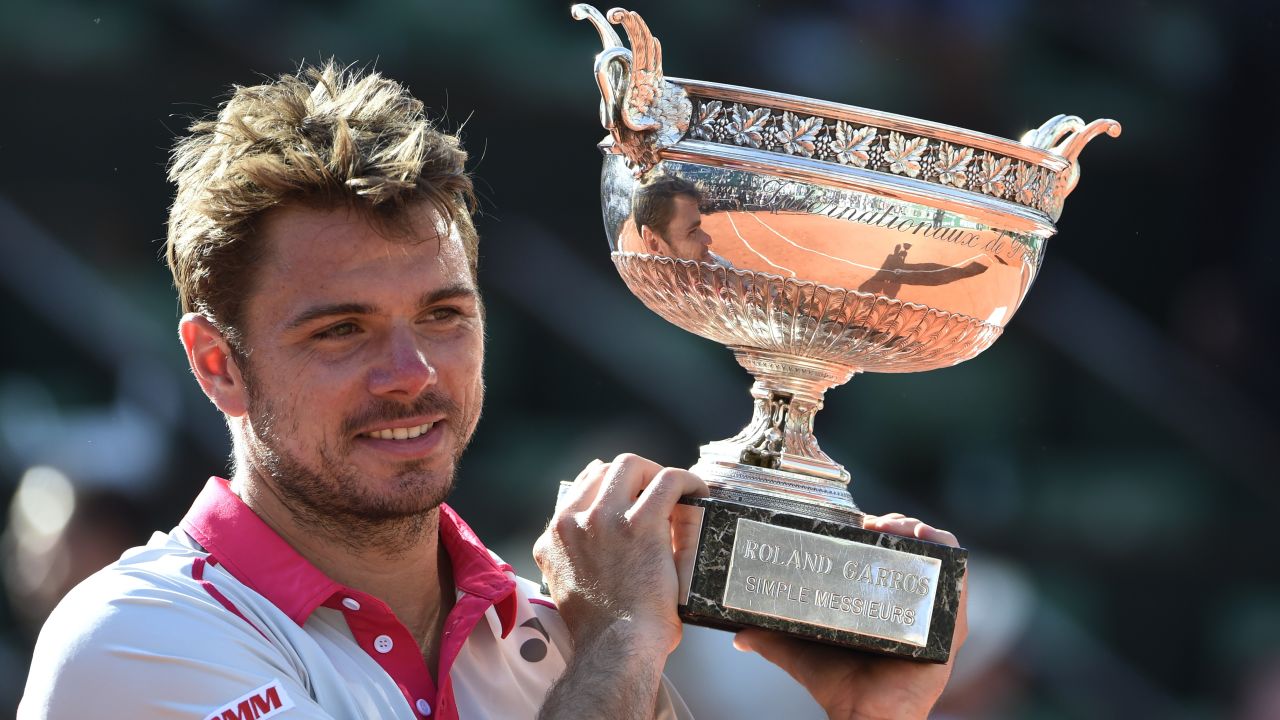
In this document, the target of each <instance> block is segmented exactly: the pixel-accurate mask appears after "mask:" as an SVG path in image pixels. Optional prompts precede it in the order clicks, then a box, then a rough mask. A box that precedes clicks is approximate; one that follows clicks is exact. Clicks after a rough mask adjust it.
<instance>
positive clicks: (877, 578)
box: [724, 518, 942, 647]
mask: <svg viewBox="0 0 1280 720" xmlns="http://www.w3.org/2000/svg"><path fill="white" fill-rule="evenodd" d="M941 567H942V563H941V562H940V561H939V560H937V559H936V558H931V557H925V556H922V555H914V554H911V553H905V552H901V551H899V550H890V549H888V548H882V547H876V546H874V545H867V544H864V543H857V542H853V541H850V540H843V539H841V538H834V537H828V536H825V535H816V534H814V533H809V532H804V531H802V530H792V529H790V528H784V527H778V526H776V525H767V524H765V523H760V522H756V521H754V520H748V519H746V518H739V519H738V524H737V532H736V536H735V538H734V543H733V558H732V560H730V562H729V572H728V580H727V582H726V584H725V591H724V605H725V607H730V608H734V609H737V610H743V611H746V612H752V613H759V614H762V615H770V616H773V617H779V618H784V619H787V620H791V621H795V622H802V623H807V624H810V625H817V626H820V627H827V628H835V629H838V630H847V631H850V632H856V633H861V634H864V635H871V636H874V637H880V638H885V639H888V640H896V641H898V642H903V643H907V644H910V645H916V646H919V647H924V646H925V645H926V643H927V640H928V637H929V622H930V620H931V619H932V617H933V602H934V595H935V594H936V591H937V587H938V576H939V574H940V570H941Z"/></svg>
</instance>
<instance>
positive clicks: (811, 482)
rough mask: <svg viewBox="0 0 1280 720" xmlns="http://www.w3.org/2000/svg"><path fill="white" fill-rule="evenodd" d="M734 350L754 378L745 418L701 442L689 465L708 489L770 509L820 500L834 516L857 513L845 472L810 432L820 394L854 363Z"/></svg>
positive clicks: (849, 373) (809, 505)
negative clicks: (734, 430)
mask: <svg viewBox="0 0 1280 720" xmlns="http://www.w3.org/2000/svg"><path fill="white" fill-rule="evenodd" d="M732 350H733V353H734V357H735V358H736V359H737V361H738V364H740V365H742V367H744V368H746V370H747V372H749V373H751V374H752V375H753V376H754V377H755V383H754V384H753V385H752V386H751V397H752V398H753V400H754V403H753V404H754V409H753V412H752V417H751V422H750V423H748V424H747V426H746V427H745V428H743V429H742V431H741V432H739V433H738V434H737V435H734V436H733V437H731V438H729V439H727V440H718V441H715V442H712V443H708V444H707V445H704V446H702V450H701V453H700V454H699V458H698V463H697V464H696V465H695V466H694V467H693V471H694V472H696V473H698V474H699V475H700V476H701V477H703V479H705V480H706V481H707V483H708V484H709V485H711V488H712V495H713V496H725V497H728V496H733V498H734V499H735V500H738V501H740V502H745V503H747V504H752V505H757V506H763V507H771V508H775V509H785V508H787V507H792V504H793V503H794V504H795V506H794V507H795V509H803V510H804V511H805V512H807V513H809V514H813V510H814V508H813V505H818V506H820V507H824V508H827V509H829V510H830V513H829V515H830V516H831V517H832V518H833V519H839V520H840V521H843V522H850V521H854V520H857V519H858V518H860V517H861V512H859V511H858V508H857V506H855V505H854V504H853V498H852V497H851V496H850V495H849V490H848V485H849V480H850V476H849V471H847V470H845V469H844V466H843V465H841V464H840V463H837V462H836V461H834V460H832V459H831V457H830V456H828V455H827V454H826V453H825V452H823V451H822V449H821V448H820V447H819V446H818V440H817V438H815V437H814V435H813V417H814V415H815V414H817V412H818V411H819V410H821V409H822V397H823V395H824V394H825V393H826V391H827V390H828V389H830V388H832V387H835V386H837V385H842V384H844V383H845V382H847V381H848V380H849V378H851V377H853V375H854V373H856V372H857V371H858V369H857V368H856V367H851V366H848V365H840V364H837V363H832V362H827V361H822V360H814V359H811V358H804V357H798V356H794V355H787V354H783V353H778V352H773V351H768V350H761V349H758V348H748V347H734V348H732Z"/></svg>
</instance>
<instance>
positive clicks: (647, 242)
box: [640, 225, 665, 255]
mask: <svg viewBox="0 0 1280 720" xmlns="http://www.w3.org/2000/svg"><path fill="white" fill-rule="evenodd" d="M640 241H641V242H643V243H644V250H645V252H647V253H649V254H650V255H664V254H665V253H663V252H662V250H661V249H659V248H660V247H661V246H660V245H659V244H658V242H659V241H658V234H657V233H655V232H654V231H652V230H650V229H649V226H648V225H641V226H640Z"/></svg>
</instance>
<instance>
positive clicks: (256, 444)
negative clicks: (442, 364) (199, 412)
mask: <svg viewBox="0 0 1280 720" xmlns="http://www.w3.org/2000/svg"><path fill="white" fill-rule="evenodd" d="M245 380H246V389H248V390H249V393H248V394H249V420H250V423H249V425H250V427H249V438H248V440H249V442H248V443H247V444H248V453H247V455H248V457H247V461H248V464H249V469H250V471H251V472H253V473H254V474H255V475H257V476H258V477H259V478H260V479H261V480H262V481H264V482H267V483H269V484H270V486H271V488H272V489H273V490H274V491H275V493H277V494H278V495H279V497H280V498H281V500H283V501H284V503H285V506H286V507H287V508H288V510H289V512H290V513H291V514H292V515H293V518H294V520H295V521H296V522H297V523H298V524H300V525H302V526H304V527H306V528H309V529H312V530H314V531H316V532H319V533H323V534H324V535H325V536H326V537H328V538H330V539H331V540H333V541H335V542H338V543H341V544H343V545H346V546H348V547H350V548H352V549H357V550H364V549H377V550H378V551H379V552H383V553H390V554H395V553H400V552H405V551H407V550H409V549H410V548H411V547H413V546H414V545H415V544H416V542H417V541H418V540H419V539H420V537H421V535H422V532H423V530H424V528H425V527H426V522H427V520H428V519H430V518H432V516H433V514H434V512H435V510H436V508H438V507H439V506H440V504H441V503H443V502H444V500H445V498H447V497H448V496H449V493H450V492H452V491H453V486H454V482H455V479H456V474H457V468H458V463H459V462H460V460H461V456H462V451H463V449H464V448H465V447H466V445H467V442H468V441H469V440H470V436H471V433H472V430H473V429H474V427H475V423H476V420H478V417H476V416H478V414H479V413H478V407H477V408H476V409H475V410H471V411H469V412H464V411H463V410H462V409H461V408H460V407H459V406H458V404H457V403H455V402H454V401H453V400H451V399H450V398H448V397H447V396H445V395H444V394H442V393H439V392H436V391H434V390H432V391H429V392H427V393H424V394H423V395H421V396H419V397H418V399H417V400H415V401H414V402H413V403H412V404H403V403H397V402H392V401H388V400H376V401H374V402H372V403H370V405H369V406H368V407H366V408H364V409H362V411H361V412H360V413H358V414H357V415H354V416H352V417H349V418H347V419H346V421H344V423H343V427H342V428H341V431H340V439H339V440H338V441H337V442H336V443H333V444H330V443H323V444H322V445H321V446H320V447H319V448H318V451H317V458H318V466H316V467H313V466H311V465H309V464H308V463H306V462H304V461H303V460H302V459H300V458H299V457H297V456H295V455H293V454H292V453H290V452H289V451H288V450H286V449H285V443H284V442H282V438H283V437H285V436H287V434H297V433H298V431H299V427H298V422H299V414H298V413H297V412H292V413H290V414H289V417H288V418H285V417H283V416H281V415H280V414H279V413H278V412H277V408H276V407H275V406H274V405H273V403H271V402H270V401H268V400H266V398H264V397H261V395H260V394H259V393H257V392H254V391H253V389H254V387H255V386H256V383H253V382H251V381H250V380H249V378H245ZM436 414H440V415H443V416H444V418H445V420H446V422H445V426H444V429H445V430H446V431H447V432H448V433H449V434H450V435H451V436H452V440H453V456H452V457H450V458H449V462H448V463H447V464H446V465H445V466H444V467H443V468H432V467H429V464H428V462H427V461H425V460H409V461H404V462H402V463H400V467H399V468H398V469H397V470H396V471H395V474H394V477H393V478H392V479H391V480H390V481H389V484H388V485H380V486H379V487H378V488H376V489H371V488H370V486H369V483H368V482H367V481H366V479H365V478H364V477H363V475H364V474H363V473H361V472H360V471H359V470H358V469H357V468H356V467H355V466H354V465H352V464H350V463H349V462H347V461H346V459H347V458H349V457H350V456H351V453H352V452H353V451H354V450H355V449H356V448H355V442H356V441H355V440H354V434H355V433H356V432H358V431H359V430H360V429H361V428H367V427H370V426H371V425H375V424H380V423H383V422H384V421H385V423H386V424H388V425H390V424H394V422H395V421H396V420H400V419H404V418H409V417H414V416H418V417H420V416H422V415H436ZM433 526H434V524H433Z"/></svg>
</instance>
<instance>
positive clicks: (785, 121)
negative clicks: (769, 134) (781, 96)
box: [774, 112, 822, 157]
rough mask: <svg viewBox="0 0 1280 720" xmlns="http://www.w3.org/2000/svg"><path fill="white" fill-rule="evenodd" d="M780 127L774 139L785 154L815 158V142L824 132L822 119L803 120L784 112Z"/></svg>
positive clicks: (810, 118) (808, 118)
mask: <svg viewBox="0 0 1280 720" xmlns="http://www.w3.org/2000/svg"><path fill="white" fill-rule="evenodd" d="M778 126H779V127H778V130H777V132H776V133H775V134H774V137H776V138H777V140H778V142H779V143H780V144H781V147H782V150H783V151H784V152H787V153H789V154H791V155H803V156H805V157H813V151H814V149H815V141H816V140H817V136H818V133H819V132H821V130H822V118H816V117H807V118H801V117H796V116H795V115H792V114H791V113H789V112H784V113H782V121H781V122H780V123H778Z"/></svg>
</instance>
